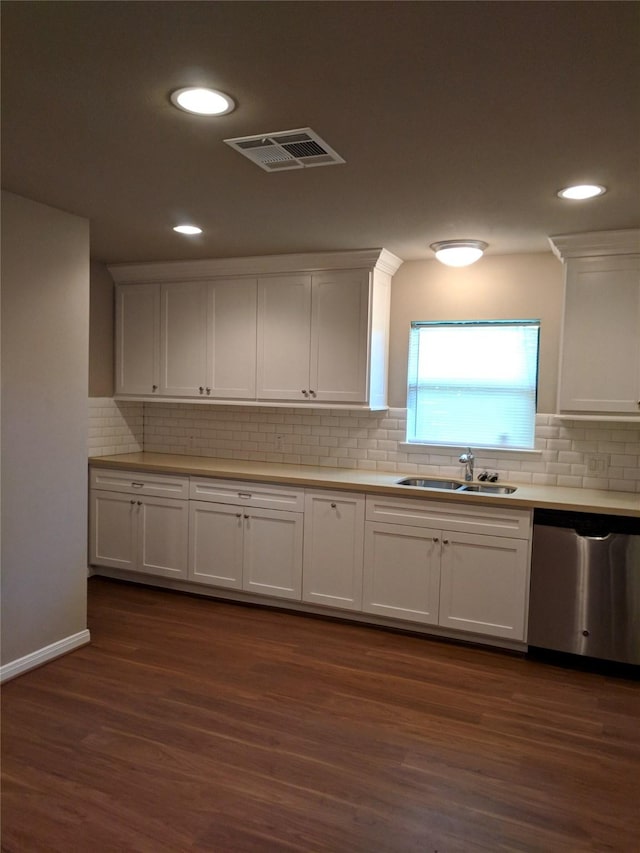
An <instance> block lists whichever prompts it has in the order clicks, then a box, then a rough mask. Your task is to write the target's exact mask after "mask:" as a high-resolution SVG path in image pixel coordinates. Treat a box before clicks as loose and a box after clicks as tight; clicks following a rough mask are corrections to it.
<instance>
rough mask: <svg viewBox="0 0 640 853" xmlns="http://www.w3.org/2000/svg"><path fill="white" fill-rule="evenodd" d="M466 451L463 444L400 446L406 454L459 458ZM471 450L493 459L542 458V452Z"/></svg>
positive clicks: (494, 449) (399, 448)
mask: <svg viewBox="0 0 640 853" xmlns="http://www.w3.org/2000/svg"><path fill="white" fill-rule="evenodd" d="M466 449H467V446H464V447H463V446H462V445H461V444H418V443H417V442H406V441H403V442H400V443H399V444H398V450H402V451H404V452H405V453H406V452H408V453H432V454H433V455H438V454H440V455H442V456H457V455H458V454H460V453H464V452H465V450H466ZM471 450H472V451H473V453H474V455H475V456H476V457H478V456H489V457H491V458H492V459H506V458H508V459H532V458H541V457H542V451H541V450H510V449H508V448H505V449H503V448H501V447H475V446H472V447H471Z"/></svg>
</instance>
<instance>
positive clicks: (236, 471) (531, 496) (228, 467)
mask: <svg viewBox="0 0 640 853" xmlns="http://www.w3.org/2000/svg"><path fill="white" fill-rule="evenodd" d="M89 464H91V465H97V466H100V467H102V468H126V469H129V470H131V471H149V472H151V471H155V472H157V473H161V474H163V473H164V474H183V475H186V476H198V477H220V478H223V479H232V480H256V481H262V482H269V483H287V484H289V485H297V486H311V487H314V486H315V487H316V488H328V489H341V490H345V491H347V490H349V491H359V492H370V493H375V494H385V495H393V496H394V497H405V498H423V499H425V498H428V499H431V500H438V501H457V502H458V503H460V502H461V501H463V502H465V503H483V504H493V505H499V506H512V507H514V508H515V507H518V508H521V509H532V508H536V507H545V508H548V509H563V510H574V511H578V512H599V513H603V514H607V515H626V516H632V517H638V518H640V494H638V493H635V492H610V491H605V490H603V489H576V488H569V487H565V486H529V485H521V484H520V483H514V484H512V485H515V486H517V491H516V492H514V494H512V495H488V494H478V493H471V494H470V493H469V492H462V493H460V492H448V491H439V490H435V491H434V490H432V489H420V488H412V487H409V486H400V485H398V480H400V479H402V477H403V476H405V475H403V474H397V473H391V472H389V471H358V470H353V469H350V468H325V467H315V466H313V465H291V464H283V463H277V462H249V461H242V460H237V459H216V458H212V457H207V456H183V455H180V454H174V453H144V452H140V453H120V454H118V455H116V456H93V457H90V458H89ZM436 477H437V475H436ZM442 479H444V478H442ZM502 485H509V484H508V483H504V484H502Z"/></svg>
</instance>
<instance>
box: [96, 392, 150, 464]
mask: <svg viewBox="0 0 640 853" xmlns="http://www.w3.org/2000/svg"><path fill="white" fill-rule="evenodd" d="M142 437H143V404H142V403H128V402H126V401H121V400H118V401H116V400H112V399H111V397H89V438H88V442H87V445H88V451H89V456H111V455H113V454H115V453H137V452H138V451H140V450H142Z"/></svg>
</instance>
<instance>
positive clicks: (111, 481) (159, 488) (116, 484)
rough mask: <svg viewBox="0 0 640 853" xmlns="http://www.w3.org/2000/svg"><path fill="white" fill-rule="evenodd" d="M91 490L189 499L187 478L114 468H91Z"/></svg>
mask: <svg viewBox="0 0 640 853" xmlns="http://www.w3.org/2000/svg"><path fill="white" fill-rule="evenodd" d="M90 484H91V488H92V489H101V490H102V491H106V492H124V493H125V494H136V495H151V496H153V497H156V498H177V499H182V500H187V499H188V498H189V478H188V477H179V476H173V475H172V474H148V473H146V472H142V471H121V470H119V469H116V468H92V469H91V473H90Z"/></svg>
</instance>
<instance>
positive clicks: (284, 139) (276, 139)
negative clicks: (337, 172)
mask: <svg viewBox="0 0 640 853" xmlns="http://www.w3.org/2000/svg"><path fill="white" fill-rule="evenodd" d="M224 141H225V142H226V143H227V145H230V146H231V148H235V150H236V151H239V152H240V154H242V155H243V157H247V158H248V159H249V160H252V161H253V162H254V163H256V164H257V165H258V166H260V168H261V169H264V170H265V172H283V171H285V170H286V169H305V168H307V167H308V166H333V165H337V164H338V163H344V162H345V161H344V160H343V159H342V157H340V155H339V154H336V152H335V151H334V150H333V148H331V146H330V145H327V143H326V142H325V141H324V140H323V139H320V137H319V136H318V134H317V133H314V132H313V131H312V130H311V128H310V127H302V128H299V129H298V130H284V131H280V132H279V133H261V134H260V135H259V136H239V137H237V138H236V139H225V140H224Z"/></svg>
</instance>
